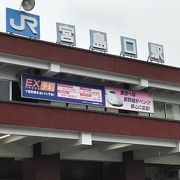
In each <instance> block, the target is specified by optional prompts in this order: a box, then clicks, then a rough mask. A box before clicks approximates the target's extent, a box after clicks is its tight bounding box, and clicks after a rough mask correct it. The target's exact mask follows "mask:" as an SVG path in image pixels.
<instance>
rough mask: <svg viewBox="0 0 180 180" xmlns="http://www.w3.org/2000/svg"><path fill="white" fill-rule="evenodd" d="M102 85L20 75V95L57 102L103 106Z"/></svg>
mask: <svg viewBox="0 0 180 180" xmlns="http://www.w3.org/2000/svg"><path fill="white" fill-rule="evenodd" d="M104 93H105V91H104V87H103V86H97V85H90V84H85V83H75V82H70V81H61V80H58V79H53V78H47V77H40V76H31V75H25V74H24V75H21V96H22V97H24V98H32V99H42V100H49V101H59V102H69V103H70V102H72V103H77V104H87V105H95V106H103V107H104V106H105V99H104V98H105V95H104Z"/></svg>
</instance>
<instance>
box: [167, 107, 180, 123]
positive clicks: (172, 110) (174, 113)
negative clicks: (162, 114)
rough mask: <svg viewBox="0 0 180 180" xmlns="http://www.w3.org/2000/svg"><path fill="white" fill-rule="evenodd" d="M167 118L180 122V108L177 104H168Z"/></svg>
mask: <svg viewBox="0 0 180 180" xmlns="http://www.w3.org/2000/svg"><path fill="white" fill-rule="evenodd" d="M166 118H167V119H176V120H180V106H179V105H177V104H166Z"/></svg>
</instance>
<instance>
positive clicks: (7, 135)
mask: <svg viewBox="0 0 180 180" xmlns="http://www.w3.org/2000/svg"><path fill="white" fill-rule="evenodd" d="M9 136H10V134H5V135H2V136H0V139H4V138H6V137H9Z"/></svg>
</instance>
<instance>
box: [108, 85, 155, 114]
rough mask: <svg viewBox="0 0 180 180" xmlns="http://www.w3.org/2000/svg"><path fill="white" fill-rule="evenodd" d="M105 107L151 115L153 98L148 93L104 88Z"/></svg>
mask: <svg viewBox="0 0 180 180" xmlns="http://www.w3.org/2000/svg"><path fill="white" fill-rule="evenodd" d="M105 101H106V107H109V108H116V109H123V110H129V111H140V112H147V113H153V112H154V106H153V96H152V94H149V93H144V92H139V91H131V90H125V89H118V88H112V87H105Z"/></svg>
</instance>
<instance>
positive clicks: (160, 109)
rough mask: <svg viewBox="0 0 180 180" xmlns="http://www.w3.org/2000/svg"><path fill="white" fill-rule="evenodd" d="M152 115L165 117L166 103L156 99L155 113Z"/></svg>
mask: <svg viewBox="0 0 180 180" xmlns="http://www.w3.org/2000/svg"><path fill="white" fill-rule="evenodd" d="M151 117H157V118H165V103H163V102H158V101H154V113H152V114H151Z"/></svg>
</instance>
